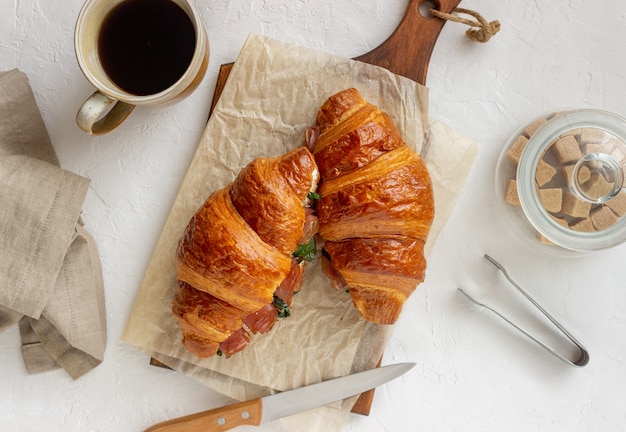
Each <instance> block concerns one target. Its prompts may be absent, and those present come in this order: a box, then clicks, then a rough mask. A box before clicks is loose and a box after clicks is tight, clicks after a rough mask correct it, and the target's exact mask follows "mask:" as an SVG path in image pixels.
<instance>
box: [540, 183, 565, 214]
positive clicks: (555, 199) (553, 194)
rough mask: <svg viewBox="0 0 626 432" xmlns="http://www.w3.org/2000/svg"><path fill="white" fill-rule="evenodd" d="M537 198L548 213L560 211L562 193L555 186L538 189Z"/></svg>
mask: <svg viewBox="0 0 626 432" xmlns="http://www.w3.org/2000/svg"><path fill="white" fill-rule="evenodd" d="M539 200H540V201H541V204H542V205H543V207H544V208H545V209H546V210H548V211H549V212H550V213H558V212H560V211H561V203H562V201H563V193H562V192H561V189H557V188H550V189H539Z"/></svg>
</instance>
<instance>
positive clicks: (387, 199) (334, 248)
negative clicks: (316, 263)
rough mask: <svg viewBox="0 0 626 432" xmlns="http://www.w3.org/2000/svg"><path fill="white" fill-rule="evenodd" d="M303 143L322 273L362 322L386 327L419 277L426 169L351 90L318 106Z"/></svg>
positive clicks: (429, 201) (426, 221) (428, 195)
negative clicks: (313, 184) (314, 174)
mask: <svg viewBox="0 0 626 432" xmlns="http://www.w3.org/2000/svg"><path fill="white" fill-rule="evenodd" d="M306 141H307V145H308V146H309V148H311V149H312V151H313V155H314V156H315V161H316V162H317V165H318V167H319V171H320V178H321V180H320V186H319V188H318V193H319V195H320V196H321V198H320V199H319V201H317V203H316V212H317V217H318V219H319V236H320V237H321V238H322V239H323V240H324V247H323V257H322V259H323V261H322V268H323V269H324V272H325V273H326V274H327V276H329V278H330V279H331V281H332V284H333V286H335V287H337V288H339V287H344V286H347V287H348V289H349V292H350V295H351V297H352V301H353V303H354V305H355V306H356V308H357V310H358V311H359V313H360V314H361V316H362V317H363V318H364V319H366V320H368V321H372V322H375V323H379V324H393V323H395V322H396V320H397V319H398V317H399V315H400V312H401V311H402V306H403V304H404V302H405V301H406V300H407V298H408V297H409V295H410V294H411V293H412V292H413V291H414V290H415V288H416V287H417V285H419V284H420V283H421V282H422V281H423V280H424V277H425V270H426V259H425V257H424V244H425V242H426V239H427V237H428V234H429V231H430V227H431V224H432V221H433V217H434V201H433V190H432V185H431V180H430V176H429V173H428V170H427V168H426V165H425V163H424V161H423V160H422V158H421V157H420V156H419V155H418V154H417V153H415V152H414V151H413V150H412V149H411V148H410V147H409V146H407V145H406V144H405V142H404V141H403V140H402V137H401V136H400V133H399V132H398V129H397V128H396V126H395V125H394V124H393V122H392V120H391V119H390V117H389V116H388V115H387V114H386V113H384V112H383V111H381V110H380V109H378V108H377V107H376V106H374V105H372V104H370V103H368V102H366V101H365V100H363V98H362V97H361V95H360V94H359V92H358V91H357V90H356V89H353V88H351V89H347V90H344V91H341V92H339V93H337V94H335V95H333V96H331V97H330V98H329V99H328V100H327V101H326V102H325V103H324V104H323V105H322V106H321V107H320V109H319V111H318V114H317V119H316V126H315V127H314V128H311V129H309V130H308V131H307V138H306Z"/></svg>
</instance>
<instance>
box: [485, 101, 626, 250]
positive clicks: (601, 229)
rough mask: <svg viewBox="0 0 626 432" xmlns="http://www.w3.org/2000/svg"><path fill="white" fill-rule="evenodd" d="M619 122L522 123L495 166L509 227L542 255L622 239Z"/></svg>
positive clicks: (593, 115)
mask: <svg viewBox="0 0 626 432" xmlns="http://www.w3.org/2000/svg"><path fill="white" fill-rule="evenodd" d="M624 165H626V120H624V119H623V118H621V117H619V116H617V115H615V114H612V113H609V112H606V111H600V110H592V109H578V110H567V111H560V112H557V113H554V114H551V115H549V116H546V117H542V118H540V119H538V120H536V121H534V122H532V123H531V124H529V125H526V126H524V127H523V128H521V129H520V130H519V131H517V132H516V134H515V135H513V136H512V137H511V139H510V140H509V142H508V143H507V144H506V146H505V148H504V150H503V152H502V154H501V155H500V158H499V160H498V166H497V168H496V192H497V195H498V196H497V200H498V202H499V207H500V208H501V210H502V212H503V214H504V215H505V218H506V219H507V221H508V222H509V225H510V226H511V228H512V229H513V230H514V231H515V232H517V233H519V234H521V235H522V237H523V238H524V239H526V240H530V241H531V242H532V243H533V244H535V245H540V246H539V247H541V248H542V249H544V250H552V251H554V250H557V251H565V253H570V252H592V251H597V250H602V249H606V248H610V247H612V246H615V245H617V244H620V243H622V242H624V241H625V240H626V218H625V216H626V189H624V186H625V185H624V169H623V167H624Z"/></svg>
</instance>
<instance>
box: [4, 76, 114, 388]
mask: <svg viewBox="0 0 626 432" xmlns="http://www.w3.org/2000/svg"><path fill="white" fill-rule="evenodd" d="M58 165H59V161H58V159H57V157H56V154H55V152H54V149H53V147H52V145H51V143H50V138H49V136H48V133H47V131H46V128H45V125H44V123H43V119H42V118H41V114H40V112H39V109H38V108H37V104H36V101H35V98H34V95H33V92H32V89H31V88H30V84H29V82H28V78H27V77H26V76H25V75H24V74H23V73H22V72H20V71H18V70H16V69H14V70H10V71H7V72H1V73H0V330H3V329H5V328H6V327H8V326H10V325H13V324H15V323H16V322H18V321H19V329H20V334H21V337H22V355H23V358H24V363H25V366H26V369H27V370H28V372H29V373H37V372H43V371H47V370H52V369H56V368H59V367H62V368H63V369H65V370H66V371H67V373H68V374H69V375H70V376H71V377H72V378H74V379H76V378H78V377H80V376H82V375H83V374H85V373H86V372H88V371H89V370H91V369H93V368H94V367H95V366H97V365H98V364H100V363H101V362H102V360H103V358H104V348H105V345H106V316H105V309H104V308H105V306H104V290H103V284H102V271H101V268H100V257H99V255H98V251H97V247H96V245H95V242H94V240H93V238H92V237H91V236H90V235H89V233H88V232H87V231H86V230H85V228H84V227H83V224H82V220H81V218H80V213H81V207H82V204H83V201H84V199H85V195H86V193H87V189H88V187H89V179H87V178H84V177H81V176H79V175H76V174H73V173H71V172H69V171H67V170H63V169H61V168H59V166H58Z"/></svg>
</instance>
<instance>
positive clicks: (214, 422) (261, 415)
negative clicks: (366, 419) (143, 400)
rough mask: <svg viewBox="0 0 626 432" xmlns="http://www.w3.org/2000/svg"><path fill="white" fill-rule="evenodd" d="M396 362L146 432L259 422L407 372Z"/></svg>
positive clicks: (176, 431) (221, 427)
mask: <svg viewBox="0 0 626 432" xmlns="http://www.w3.org/2000/svg"><path fill="white" fill-rule="evenodd" d="M413 366H415V363H398V364H394V365H390V366H382V367H379V368H375V369H370V370H367V371H364V372H358V373H355V374H351V375H346V376H343V377H339V378H334V379H331V380H327V381H322V382H320V383H317V384H312V385H308V386H304V387H300V388H297V389H294V390H288V391H284V392H280V393H276V394H273V395H269V396H264V397H261V398H256V399H251V400H248V401H244V402H239V403H235V404H232V405H227V406H224V407H220V408H215V409H212V410H208V411H202V412H199V413H196V414H191V415H187V416H184V417H179V418H176V419H172V420H168V421H165V422H162V423H158V424H156V425H154V426H152V427H150V428H148V429H146V431H145V432H183V431H187V432H193V431H225V430H229V429H232V428H234V427H237V426H242V425H253V426H258V425H260V424H263V423H269V422H271V421H274V420H277V419H279V418H282V417H287V416H290V415H293V414H297V413H299V412H303V411H308V410H310V409H313V408H317V407H320V406H324V405H328V404H330V403H332V402H335V401H338V400H341V399H345V398H347V397H350V396H354V395H357V394H359V393H363V392H364V391H367V390H370V389H372V388H374V387H378V386H380V385H382V384H385V383H386V382H389V381H391V380H393V379H395V378H397V377H399V376H400V375H403V374H404V373H406V372H408V371H409V370H410V369H411V368H413Z"/></svg>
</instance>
